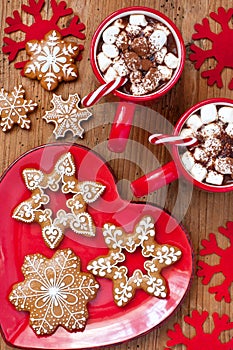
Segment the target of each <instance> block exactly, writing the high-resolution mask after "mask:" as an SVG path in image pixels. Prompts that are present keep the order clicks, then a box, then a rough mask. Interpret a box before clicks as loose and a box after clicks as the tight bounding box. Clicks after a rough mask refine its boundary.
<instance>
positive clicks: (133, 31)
mask: <svg viewBox="0 0 233 350" xmlns="http://www.w3.org/2000/svg"><path fill="white" fill-rule="evenodd" d="M125 30H126V31H127V32H128V33H129V34H131V35H133V36H136V35H139V34H140V33H141V30H142V28H141V27H139V26H135V25H133V24H127V26H126V27H125Z"/></svg>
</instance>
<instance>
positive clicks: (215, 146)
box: [180, 103, 233, 186]
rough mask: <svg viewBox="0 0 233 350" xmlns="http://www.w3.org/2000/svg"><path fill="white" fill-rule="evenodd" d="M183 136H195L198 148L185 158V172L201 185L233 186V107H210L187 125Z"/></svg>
mask: <svg viewBox="0 0 233 350" xmlns="http://www.w3.org/2000/svg"><path fill="white" fill-rule="evenodd" d="M180 135H182V136H184V137H186V136H187V137H188V136H194V137H195V138H196V139H197V145H195V146H193V147H189V148H188V150H187V151H186V152H184V153H182V154H181V160H182V163H183V165H184V167H185V169H186V170H187V171H188V172H189V173H190V174H191V175H192V176H193V178H195V179H196V180H197V181H199V182H204V183H206V184H209V185H216V186H221V185H222V186H226V185H230V184H232V183H233V107H231V106H228V105H224V106H223V105H222V104H221V105H220V104H214V103H211V104H207V105H205V106H203V107H201V108H200V109H199V110H197V111H195V112H194V113H193V114H192V115H191V116H190V117H189V118H188V119H187V121H186V123H185V125H184V127H183V129H182V130H181V133H180Z"/></svg>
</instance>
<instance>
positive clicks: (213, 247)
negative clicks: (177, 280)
mask: <svg viewBox="0 0 233 350" xmlns="http://www.w3.org/2000/svg"><path fill="white" fill-rule="evenodd" d="M218 230H219V233H221V234H222V235H223V236H225V237H227V238H228V239H229V241H230V245H229V247H228V248H226V249H222V248H220V247H219V246H218V243H217V239H216V235H215V234H213V233H211V234H210V235H209V240H206V239H203V240H202V242H201V243H202V245H203V247H204V249H202V250H201V251H200V255H201V256H206V255H211V254H217V255H218V256H219V258H220V260H219V263H218V264H216V265H208V264H207V263H205V262H204V261H199V262H198V266H199V267H200V268H201V269H200V270H199V271H197V275H198V276H200V277H203V279H202V283H203V284H204V285H206V284H208V283H209V282H210V281H211V279H212V277H213V276H214V274H216V273H219V272H222V274H223V275H224V281H223V282H222V283H221V284H220V285H217V286H214V287H210V288H209V292H210V293H213V294H215V299H216V300H217V301H221V300H222V299H224V300H225V302H227V303H230V302H231V295H230V292H229V288H230V286H231V284H232V282H233V270H232V266H231V264H230V262H231V260H232V256H233V222H228V223H227V226H226V228H224V227H219V229H218Z"/></svg>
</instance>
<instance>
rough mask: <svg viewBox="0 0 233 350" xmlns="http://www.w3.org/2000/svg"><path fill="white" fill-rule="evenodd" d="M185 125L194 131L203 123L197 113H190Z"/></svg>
mask: <svg viewBox="0 0 233 350" xmlns="http://www.w3.org/2000/svg"><path fill="white" fill-rule="evenodd" d="M186 125H187V126H188V127H189V128H191V129H193V130H194V131H197V129H199V128H200V127H202V125H203V123H202V121H201V118H200V117H199V116H198V115H197V114H192V115H191V116H190V117H189V118H188V120H187V122H186Z"/></svg>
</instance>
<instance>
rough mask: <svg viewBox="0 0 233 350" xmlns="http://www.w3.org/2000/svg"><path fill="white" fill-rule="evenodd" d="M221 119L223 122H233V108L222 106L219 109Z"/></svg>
mask: <svg viewBox="0 0 233 350" xmlns="http://www.w3.org/2000/svg"><path fill="white" fill-rule="evenodd" d="M218 115H219V119H220V120H221V121H222V122H223V123H233V108H232V107H221V108H220V109H219V111H218Z"/></svg>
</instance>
